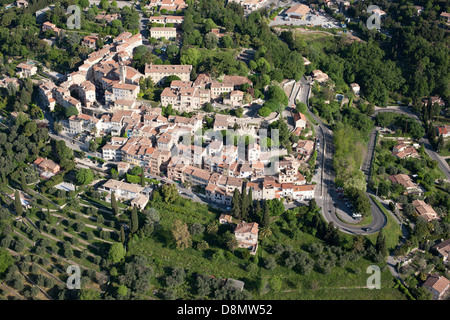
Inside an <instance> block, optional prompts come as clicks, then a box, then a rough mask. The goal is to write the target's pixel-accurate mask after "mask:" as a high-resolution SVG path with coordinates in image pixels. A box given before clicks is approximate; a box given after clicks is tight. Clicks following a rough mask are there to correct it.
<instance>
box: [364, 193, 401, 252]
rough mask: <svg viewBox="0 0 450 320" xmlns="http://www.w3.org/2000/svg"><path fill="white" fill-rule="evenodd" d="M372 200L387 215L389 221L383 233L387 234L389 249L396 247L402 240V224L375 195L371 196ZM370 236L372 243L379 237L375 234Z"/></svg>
mask: <svg viewBox="0 0 450 320" xmlns="http://www.w3.org/2000/svg"><path fill="white" fill-rule="evenodd" d="M371 198H372V200H373V201H374V202H375V203H376V204H377V205H378V207H379V208H380V209H381V210H382V211H383V213H384V214H385V215H386V218H387V223H386V226H385V227H384V228H383V233H384V235H385V236H386V245H387V247H388V248H389V249H394V248H395V247H396V246H397V244H398V243H399V242H400V239H401V237H402V230H401V229H400V226H399V225H398V223H397V222H396V221H395V219H394V218H393V217H392V214H391V213H389V212H388V211H387V210H386V208H385V207H384V205H383V204H381V203H380V202H379V201H378V200H377V199H376V198H375V197H374V196H371ZM368 238H369V239H370V240H371V241H372V243H376V241H377V238H376V235H375V234H372V235H370V236H368Z"/></svg>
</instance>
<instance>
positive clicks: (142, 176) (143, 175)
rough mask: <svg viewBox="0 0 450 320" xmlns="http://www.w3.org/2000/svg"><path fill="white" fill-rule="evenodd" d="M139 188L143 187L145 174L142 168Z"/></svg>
mask: <svg viewBox="0 0 450 320" xmlns="http://www.w3.org/2000/svg"><path fill="white" fill-rule="evenodd" d="M141 187H145V174H144V168H142V173H141Z"/></svg>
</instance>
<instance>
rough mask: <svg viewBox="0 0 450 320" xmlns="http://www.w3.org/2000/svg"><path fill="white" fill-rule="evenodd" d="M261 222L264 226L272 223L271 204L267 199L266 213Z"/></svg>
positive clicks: (265, 204)
mask: <svg viewBox="0 0 450 320" xmlns="http://www.w3.org/2000/svg"><path fill="white" fill-rule="evenodd" d="M261 224H262V226H263V227H264V228H267V227H268V226H269V224H270V215H269V204H268V203H267V201H266V202H264V215H263V218H262V221H261Z"/></svg>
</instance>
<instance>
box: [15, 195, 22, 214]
mask: <svg viewBox="0 0 450 320" xmlns="http://www.w3.org/2000/svg"><path fill="white" fill-rule="evenodd" d="M14 208H15V210H16V213H17V216H19V217H20V216H21V215H22V214H23V207H22V202H21V201H20V193H19V190H16V192H15V193H14Z"/></svg>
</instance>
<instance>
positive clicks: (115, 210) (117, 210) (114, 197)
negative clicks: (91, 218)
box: [111, 192, 119, 216]
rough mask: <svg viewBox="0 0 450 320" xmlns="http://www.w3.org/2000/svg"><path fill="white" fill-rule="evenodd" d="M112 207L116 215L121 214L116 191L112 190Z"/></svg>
mask: <svg viewBox="0 0 450 320" xmlns="http://www.w3.org/2000/svg"><path fill="white" fill-rule="evenodd" d="M111 209H112V210H113V213H114V215H116V216H118V215H119V206H118V205H117V201H116V195H115V194H114V192H111Z"/></svg>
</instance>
